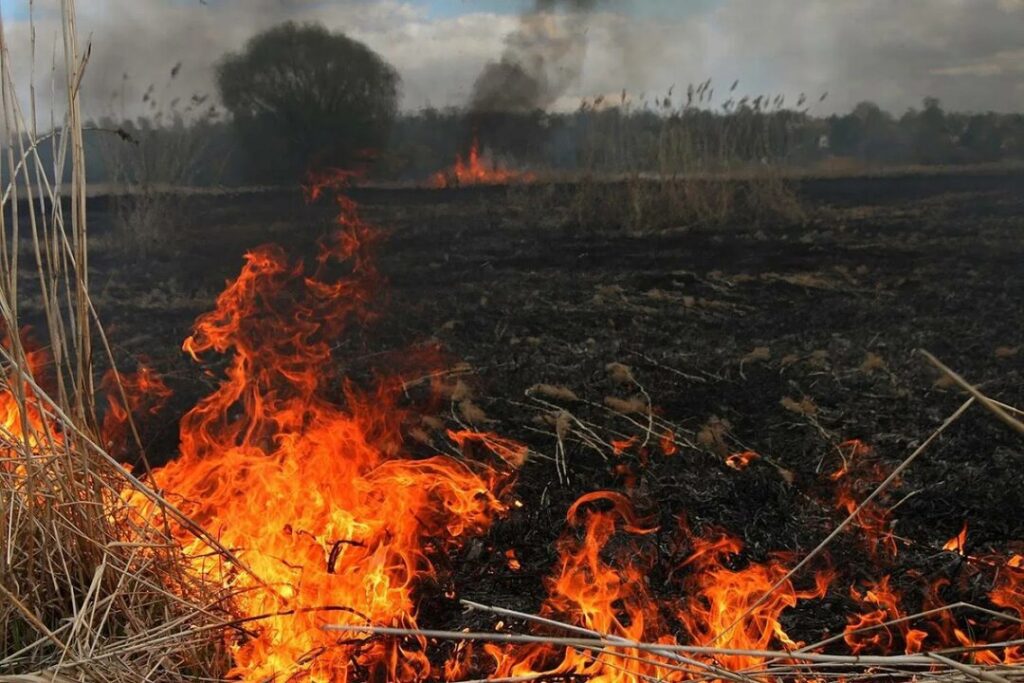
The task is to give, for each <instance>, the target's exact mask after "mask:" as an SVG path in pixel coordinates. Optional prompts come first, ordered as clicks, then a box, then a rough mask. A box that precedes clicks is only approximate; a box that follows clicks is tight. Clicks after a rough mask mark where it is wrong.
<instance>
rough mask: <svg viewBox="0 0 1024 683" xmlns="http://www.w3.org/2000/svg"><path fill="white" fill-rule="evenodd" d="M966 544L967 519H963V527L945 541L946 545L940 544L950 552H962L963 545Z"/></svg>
mask: <svg viewBox="0 0 1024 683" xmlns="http://www.w3.org/2000/svg"><path fill="white" fill-rule="evenodd" d="M966 545H967V521H966V520H964V527H963V528H962V529H961V530H960V533H958V534H957V535H956V536H954V537H953V538H951V539H949V540H948V541H946V545H944V546H942V549H943V550H948V551H949V552H951V553H959V554H961V555H963V554H964V547H965V546H966Z"/></svg>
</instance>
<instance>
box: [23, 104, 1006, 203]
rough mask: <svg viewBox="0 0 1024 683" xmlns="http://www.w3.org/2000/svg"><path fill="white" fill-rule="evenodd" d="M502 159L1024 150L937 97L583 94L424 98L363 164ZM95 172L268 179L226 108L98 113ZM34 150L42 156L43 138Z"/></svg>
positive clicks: (548, 165)
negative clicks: (607, 98) (534, 103)
mask: <svg viewBox="0 0 1024 683" xmlns="http://www.w3.org/2000/svg"><path fill="white" fill-rule="evenodd" d="M474 138H476V139H478V141H479V145H480V148H481V149H482V150H483V152H484V154H485V155H486V156H487V157H489V158H490V159H491V160H492V161H499V162H500V163H502V164H505V165H509V166H513V167H524V168H526V167H528V168H531V169H537V170H548V169H550V170H552V171H590V172H598V173H621V172H651V173H683V174H685V173H688V172H693V173H699V172H714V171H728V170H730V169H735V168H740V167H743V166H749V165H772V166H779V167H812V168H813V167H815V166H817V165H821V164H827V163H828V162H830V161H835V160H842V161H846V162H850V163H851V164H859V165H863V166H868V167H871V166H895V165H957V164H975V163H987V162H996V161H1006V160H1024V114H998V113H991V112H990V113H961V112H948V111H945V110H944V109H943V108H942V106H941V104H940V103H939V101H938V100H935V99H932V98H929V99H926V100H925V101H924V102H923V104H922V106H921V107H920V108H912V109H909V110H908V111H906V112H905V113H903V114H902V115H901V116H894V115H892V114H890V113H888V112H885V111H883V110H882V109H881V108H879V107H878V106H877V105H875V104H873V103H870V102H862V103H860V104H858V105H857V106H856V107H855V108H854V109H853V111H851V112H850V113H848V114H845V115H832V116H827V117H821V116H814V115H812V114H810V113H808V111H807V110H802V111H798V110H794V109H790V108H785V107H783V106H781V105H780V103H779V102H778V101H777V100H776V101H775V102H774V103H773V101H771V100H768V99H762V98H757V99H756V100H752V101H748V100H745V99H744V100H739V101H738V102H736V103H735V104H732V103H731V102H730V103H729V104H727V105H726V106H724V107H721V108H718V109H715V110H712V109H707V108H701V107H695V106H693V107H691V106H687V107H682V108H675V109H673V108H672V107H671V105H670V104H669V102H668V101H667V99H666V100H665V101H664V102H662V103H659V104H658V105H657V106H644V107H633V106H631V105H630V104H629V103H628V102H626V101H625V100H623V101H622V102H621V103H619V104H617V105H614V106H608V105H607V104H605V103H603V102H598V103H596V104H595V103H587V104H585V105H584V106H582V107H580V108H579V109H578V110H577V111H575V112H571V113H549V112H541V111H537V112H533V113H529V114H496V113H490V114H469V113H467V112H465V111H463V110H459V109H444V110H437V109H426V110H422V111H418V112H415V113H405V114H402V115H399V116H398V117H397V118H396V119H395V121H394V124H393V126H392V130H391V133H390V136H389V140H388V142H387V143H386V144H385V145H384V147H383V149H378V150H372V151H371V152H370V155H369V158H370V164H369V169H370V175H371V176H372V177H375V178H378V179H391V180H418V179H423V178H426V177H427V176H429V175H430V174H431V173H433V172H435V171H437V170H438V169H441V168H444V167H446V166H448V165H450V164H451V163H452V162H453V161H454V158H455V155H456V154H457V153H464V152H465V150H467V149H468V147H469V146H470V144H471V143H472V141H473V139H474ZM86 145H87V149H86V158H87V159H88V163H89V168H88V173H89V180H90V181H91V182H93V183H122V184H140V185H152V186H159V185H196V186H204V185H240V184H261V183H272V182H279V181H280V178H275V177H274V176H273V174H272V173H269V172H267V171H266V170H258V169H256V168H254V167H253V166H252V165H251V164H249V163H248V162H247V155H246V154H245V153H244V152H245V150H244V149H242V147H241V144H240V142H239V139H238V138H237V137H236V131H235V128H234V127H233V126H232V125H231V122H230V121H229V120H227V119H226V118H224V117H222V116H218V115H210V116H206V117H203V118H202V119H200V120H192V121H187V120H186V119H184V118H182V117H172V118H171V119H170V120H168V119H159V120H157V121H154V120H153V119H149V118H141V119H135V120H130V121H116V120H111V119H104V120H100V121H96V122H94V123H92V124H91V125H90V130H87V131H86ZM40 152H41V153H42V154H43V156H44V157H45V156H46V155H47V154H48V146H47V145H45V144H44V145H43V147H42V148H41V150H40Z"/></svg>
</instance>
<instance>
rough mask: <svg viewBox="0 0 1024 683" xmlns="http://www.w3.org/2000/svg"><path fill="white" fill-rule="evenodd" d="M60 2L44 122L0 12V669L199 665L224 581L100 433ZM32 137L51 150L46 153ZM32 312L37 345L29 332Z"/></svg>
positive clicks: (67, 26) (99, 342)
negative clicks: (200, 575) (189, 546)
mask: <svg viewBox="0 0 1024 683" xmlns="http://www.w3.org/2000/svg"><path fill="white" fill-rule="evenodd" d="M60 13H61V14H60V16H61V24H62V28H63V31H62V35H61V36H60V40H59V42H58V44H57V45H56V46H54V51H55V54H57V55H59V59H58V60H57V63H56V64H55V65H54V67H53V68H51V70H50V73H49V77H50V79H51V80H52V81H53V85H54V88H53V90H54V92H56V93H57V97H56V98H55V101H54V102H53V103H51V111H52V112H53V115H52V118H53V119H55V120H56V121H57V123H56V125H54V127H53V130H52V131H50V132H47V133H45V134H41V133H40V131H39V129H38V125H37V121H36V118H37V111H38V108H37V102H36V93H35V84H34V80H35V77H34V73H35V70H34V68H33V69H32V75H31V76H29V78H30V80H32V81H33V82H32V83H31V85H30V88H29V90H30V92H31V102H30V103H29V105H30V106H28V107H24V106H23V103H22V102H21V101H19V99H18V96H17V94H16V93H18V92H19V89H18V86H19V85H23V82H24V78H25V74H24V73H20V74H19V73H15V72H14V70H13V67H12V64H11V59H10V51H9V43H8V40H7V35H6V32H5V31H6V29H7V27H6V26H4V25H3V24H2V23H0V79H2V88H0V90H2V107H3V119H2V120H3V124H4V143H5V146H6V150H5V152H4V158H3V160H2V163H0V171H2V176H0V177H2V188H3V195H2V198H0V209H2V211H0V324H2V326H3V332H4V333H5V335H6V342H5V343H4V344H3V345H2V347H0V680H4V681H8V680H10V681H14V680H18V681H24V680H75V681H137V680H143V679H145V680H180V679H183V678H185V677H186V676H188V675H190V674H195V675H209V673H210V672H216V671H219V670H220V663H221V662H222V661H223V655H222V653H221V652H219V645H218V642H219V640H218V638H216V637H214V635H215V633H216V630H217V629H220V628H222V622H223V621H224V619H225V616H224V615H223V614H222V613H220V612H219V611H218V605H219V604H220V599H221V595H220V590H219V587H212V586H207V585H203V584H202V582H201V581H200V580H198V579H196V578H195V577H193V576H191V575H190V574H189V573H188V572H186V571H184V569H183V568H184V563H183V558H181V556H180V551H179V550H178V547H179V546H178V545H177V544H176V543H175V542H174V541H173V539H172V538H171V534H170V531H169V525H170V524H171V523H172V521H173V522H174V523H176V524H179V525H183V526H185V527H186V528H191V529H193V530H195V532H196V533H202V532H201V531H200V530H199V529H198V527H196V526H195V525H194V524H191V522H190V521H189V520H185V519H184V518H182V516H181V515H180V513H178V512H177V511H176V510H175V509H174V508H173V507H172V506H170V505H169V504H168V503H167V502H166V501H164V500H163V499H162V498H161V497H160V496H159V495H158V494H157V493H156V492H154V491H152V490H151V489H149V488H148V487H147V486H146V485H145V484H143V483H142V482H141V481H140V480H139V479H138V478H137V477H136V476H134V475H133V474H131V473H130V472H128V471H127V470H126V469H124V468H123V467H122V466H121V465H119V464H118V463H117V462H116V461H115V460H114V459H113V458H111V457H110V456H109V455H108V454H107V453H106V451H105V450H104V448H103V445H102V443H101V440H100V436H99V433H98V428H97V422H98V421H97V415H96V412H97V411H96V403H95V396H96V387H95V382H94V375H93V361H94V358H95V357H96V355H98V354H107V356H108V360H109V362H110V363H111V364H113V361H114V359H113V357H112V354H111V353H110V349H109V346H108V345H107V342H106V338H105V336H104V334H103V328H102V327H101V326H100V325H99V321H98V318H97V314H96V310H95V308H94V307H93V304H92V300H91V299H90V296H89V275H88V257H89V249H88V226H87V220H86V188H87V179H86V177H85V150H84V146H83V143H82V116H81V84H82V76H83V74H84V73H85V69H86V67H87V62H88V55H89V49H88V47H87V46H82V45H80V44H79V41H78V34H77V30H76V28H77V27H76V22H75V16H76V13H75V0H62V2H61V5H60ZM34 33H35V32H34V30H33V46H32V47H33V55H34V53H35V47H36V46H35V44H34V40H35V38H34ZM49 48H50V46H44V48H43V49H44V50H45V51H46V52H48V51H49ZM19 78H21V79H22V82H21V83H19ZM22 92H23V91H22ZM25 109H28V110H29V112H30V113H29V115H27V116H26V114H25ZM58 112H59V113H58ZM43 144H49V145H52V146H53V151H54V159H56V163H55V164H53V165H44V164H43V163H42V162H41V160H40V156H39V153H38V151H39V148H40V146H41V145H43ZM68 169H70V178H71V181H70V183H67V184H65V183H63V182H62V179H63V178H65V177H67V170H68ZM27 322H35V323H36V330H35V333H34V336H37V337H40V338H43V339H45V343H44V344H43V345H41V347H33V346H30V345H28V344H27V343H26V342H25V341H24V340H25V339H27V335H23V334H22V328H23V327H24V325H25V324H26V323H27ZM140 497H144V498H146V499H149V500H150V501H152V502H153V504H154V505H155V506H157V507H158V508H160V509H161V510H162V512H163V513H164V514H163V515H161V516H158V517H156V518H157V519H163V520H169V521H166V522H162V523H156V522H151V521H148V520H147V519H143V518H141V517H140V516H139V515H138V514H135V513H134V512H133V511H134V509H135V508H134V507H133V506H132V505H131V504H130V503H129V500H131V499H136V500H138V499H139V498H140Z"/></svg>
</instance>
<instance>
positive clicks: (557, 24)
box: [4, 0, 1024, 122]
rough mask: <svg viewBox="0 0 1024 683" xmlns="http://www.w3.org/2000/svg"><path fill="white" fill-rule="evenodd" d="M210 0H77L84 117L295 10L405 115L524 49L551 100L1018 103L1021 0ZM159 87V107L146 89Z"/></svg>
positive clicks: (545, 100) (205, 81)
mask: <svg viewBox="0 0 1024 683" xmlns="http://www.w3.org/2000/svg"><path fill="white" fill-rule="evenodd" d="M208 2H209V4H201V3H200V1H199V0H194V2H188V0H90V2H88V3H84V2H83V3H79V13H80V15H81V16H80V22H79V23H80V35H81V36H82V40H83V43H84V42H85V40H86V39H88V40H90V41H91V46H92V53H91V58H90V64H89V67H88V70H87V78H86V82H85V84H84V89H83V92H84V93H85V95H86V107H85V108H86V114H87V115H88V116H91V117H94V118H97V117H100V116H103V115H120V114H122V113H123V114H126V115H129V116H135V115H139V114H146V113H151V112H152V110H153V109H155V108H157V107H160V106H166V105H167V104H168V103H169V102H170V101H171V100H173V99H175V98H177V99H178V100H179V101H180V102H187V101H188V99H189V98H190V97H191V96H192V95H193V94H207V95H214V94H215V86H214V82H213V74H214V71H213V65H214V64H215V63H216V61H217V60H218V59H219V58H220V57H221V55H223V54H224V53H225V52H227V51H235V50H238V49H240V48H242V47H243V46H244V44H245V41H246V40H247V39H248V38H249V37H250V36H252V35H253V34H254V33H256V32H258V31H261V30H263V29H266V28H268V27H270V26H273V25H274V24H277V23H279V22H281V21H286V20H292V21H297V22H303V21H319V22H322V23H324V24H325V25H326V26H328V27H329V28H331V29H333V30H340V31H344V32H345V33H347V34H348V35H349V36H351V37H353V38H355V39H357V40H360V41H362V42H365V43H366V44H367V45H369V46H370V47H371V48H373V49H374V50H376V51H378V52H379V53H380V54H382V55H383V56H384V58H385V59H387V60H388V61H390V62H391V63H392V64H393V65H394V66H395V67H396V68H397V69H398V71H399V73H400V74H401V76H402V101H401V104H402V107H403V108H404V109H417V108H420V107H423V106H426V105H432V106H437V107H444V106H467V105H470V104H471V103H472V102H473V101H474V97H475V93H476V96H479V95H480V92H481V89H480V88H479V87H478V88H477V90H476V91H475V93H474V84H475V83H477V80H478V77H479V76H480V75H481V74H482V73H485V70H486V68H487V65H488V64H501V63H502V60H503V58H504V57H506V56H508V55H509V54H516V53H519V54H526V55H527V56H528V57H527V59H526V61H527V64H525V65H524V66H526V67H528V69H534V70H536V71H538V73H540V74H542V77H541V78H540V87H539V88H538V89H537V91H536V92H535V93H534V95H533V97H534V102H533V104H537V105H539V106H544V107H553V108H556V109H559V108H560V109H572V108H575V107H576V106H578V104H579V101H580V99H581V98H584V97H592V96H594V95H597V94H610V93H619V92H620V91H621V90H622V89H626V90H628V91H629V92H630V93H633V94H634V95H639V94H640V93H647V94H648V95H663V94H664V93H665V91H667V90H668V88H669V87H670V86H672V85H673V84H674V85H675V86H676V92H681V90H683V89H685V85H686V84H687V83H688V82H699V81H703V80H704V79H706V78H709V77H710V78H713V79H714V81H715V83H716V85H717V87H718V91H719V93H720V94H721V95H722V96H724V91H725V90H726V89H727V88H728V85H729V84H731V83H732V81H733V80H734V79H737V78H738V79H740V82H741V86H740V91H741V92H745V93H752V94H761V93H771V94H775V93H784V94H786V95H787V96H788V97H790V98H795V97H796V95H797V94H798V93H800V92H805V93H807V94H808V95H809V96H810V97H811V99H812V101H814V100H816V96H817V95H818V94H819V93H821V92H823V91H828V92H829V93H830V95H829V98H828V99H827V100H826V101H825V102H824V103H822V104H821V105H817V106H816V108H815V110H814V111H815V112H816V113H821V114H825V113H830V112H833V111H848V110H849V109H850V108H851V107H852V106H853V105H854V104H855V103H856V102H858V101H860V100H865V99H868V100H873V101H875V102H877V103H878V104H880V105H881V106H882V107H883V108H886V109H889V110H891V111H894V112H896V113H900V112H902V111H903V110H904V109H906V108H907V107H911V106H919V104H920V101H921V99H922V98H924V97H925V96H936V97H939V98H941V99H942V101H943V103H944V105H945V106H946V107H947V108H950V109H961V110H988V109H994V110H997V111H1020V110H1024V54H1022V47H1021V43H1022V38H1021V36H1024V2H1022V1H1021V0H900V1H899V2H893V1H892V0H718V1H717V2H710V3H708V4H707V6H706V7H704V8H703V9H699V10H693V11H690V12H683V11H672V10H671V7H672V5H671V4H669V7H670V9H667V10H666V9H662V10H661V12H660V13H659V12H658V11H657V7H659V6H660V7H662V8H664V7H665V6H666V3H656V4H652V5H651V11H639V10H641V9H643V8H644V7H645V5H646V4H647V3H645V2H643V0H635V1H634V2H618V3H616V2H614V1H609V2H602V3H597V4H593V6H587V7H583V6H580V5H579V4H576V6H568V5H569V4H573V3H568V4H567V3H564V2H563V3H556V2H553V1H549V2H541V3H539V4H537V5H535V6H533V7H532V8H531V7H530V5H529V4H527V9H533V10H536V11H530V12H528V13H527V14H524V15H523V16H522V17H520V16H518V15H514V14H503V13H493V12H486V11H481V10H476V9H474V5H473V3H465V11H464V12H463V13H462V14H461V15H459V16H440V17H439V16H433V15H431V14H430V12H429V11H428V9H427V8H426V7H425V6H424V5H423V4H419V3H415V2H401V1H399V0H381V1H379V2H370V1H367V0H340V1H336V2H330V3H326V2H318V1H315V0H208ZM587 4H592V3H587ZM683 4H684V3H679V5H680V6H681V5H683ZM57 10H58V0H37V2H36V3H35V12H36V27H37V30H36V37H37V43H36V60H35V62H36V64H35V81H36V86H37V92H38V93H39V95H40V99H41V100H43V101H42V103H41V108H42V112H41V113H40V118H41V120H42V121H43V122H45V121H46V120H47V117H48V113H47V102H46V100H47V94H48V93H49V92H50V90H51V84H50V81H51V70H50V60H51V55H52V53H53V45H54V42H55V41H56V40H59V30H58V24H57V22H56V21H55V19H54V17H55V14H56V12H57ZM4 11H5V12H9V10H8V9H6V8H5V10H4ZM5 19H6V20H5V29H6V33H7V37H8V40H9V43H10V51H11V55H12V60H13V61H14V63H15V64H16V65H17V67H18V68H19V69H20V70H25V69H28V68H29V67H28V64H29V62H30V60H29V54H30V37H29V36H30V34H29V30H28V25H27V22H26V21H25V20H23V19H20V18H19V19H14V20H12V19H10V18H5ZM538 54H540V55H541V56H542V59H541V60H540V62H541V63H542V64H541V66H538V61H537V58H536V55H538ZM179 63H181V67H180V70H179V72H178V75H177V77H176V78H174V79H173V80H171V79H170V74H171V70H172V68H173V67H174V66H175V65H177V64H179ZM125 76H127V78H125ZM58 77H60V76H59V75H58ZM150 85H153V92H152V97H151V98H150V99H151V100H152V99H155V100H156V101H157V104H155V105H154V104H152V103H151V102H143V101H142V99H143V95H144V93H145V92H146V90H147V89H148V88H149V86H150ZM495 92H499V93H501V94H503V95H508V94H509V93H502V92H501V90H500V89H497V90H496V91H495ZM19 94H20V95H21V96H22V98H23V101H25V100H26V99H27V92H22V93H19ZM512 94H516V93H512ZM516 95H518V94H516ZM718 99H719V101H721V99H723V97H721V96H720V97H719V98H718ZM790 101H792V99H790ZM58 109H60V108H59V107H58Z"/></svg>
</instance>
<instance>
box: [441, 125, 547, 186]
mask: <svg viewBox="0 0 1024 683" xmlns="http://www.w3.org/2000/svg"><path fill="white" fill-rule="evenodd" d="M535 178H536V176H534V174H532V173H529V172H524V171H513V170H511V169H507V168H501V167H500V166H498V165H497V163H486V162H485V161H484V160H483V159H482V157H481V154H480V143H479V141H478V140H477V138H476V137H474V138H473V143H472V145H471V146H470V148H469V154H468V155H467V156H466V157H465V158H463V156H462V155H461V154H456V155H455V165H454V166H452V167H451V168H448V169H445V170H443V171H438V172H437V173H435V174H434V175H433V176H431V178H430V186H431V187H436V188H443V187H462V186H465V185H506V184H508V183H528V182H532V181H533V180H535Z"/></svg>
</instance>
